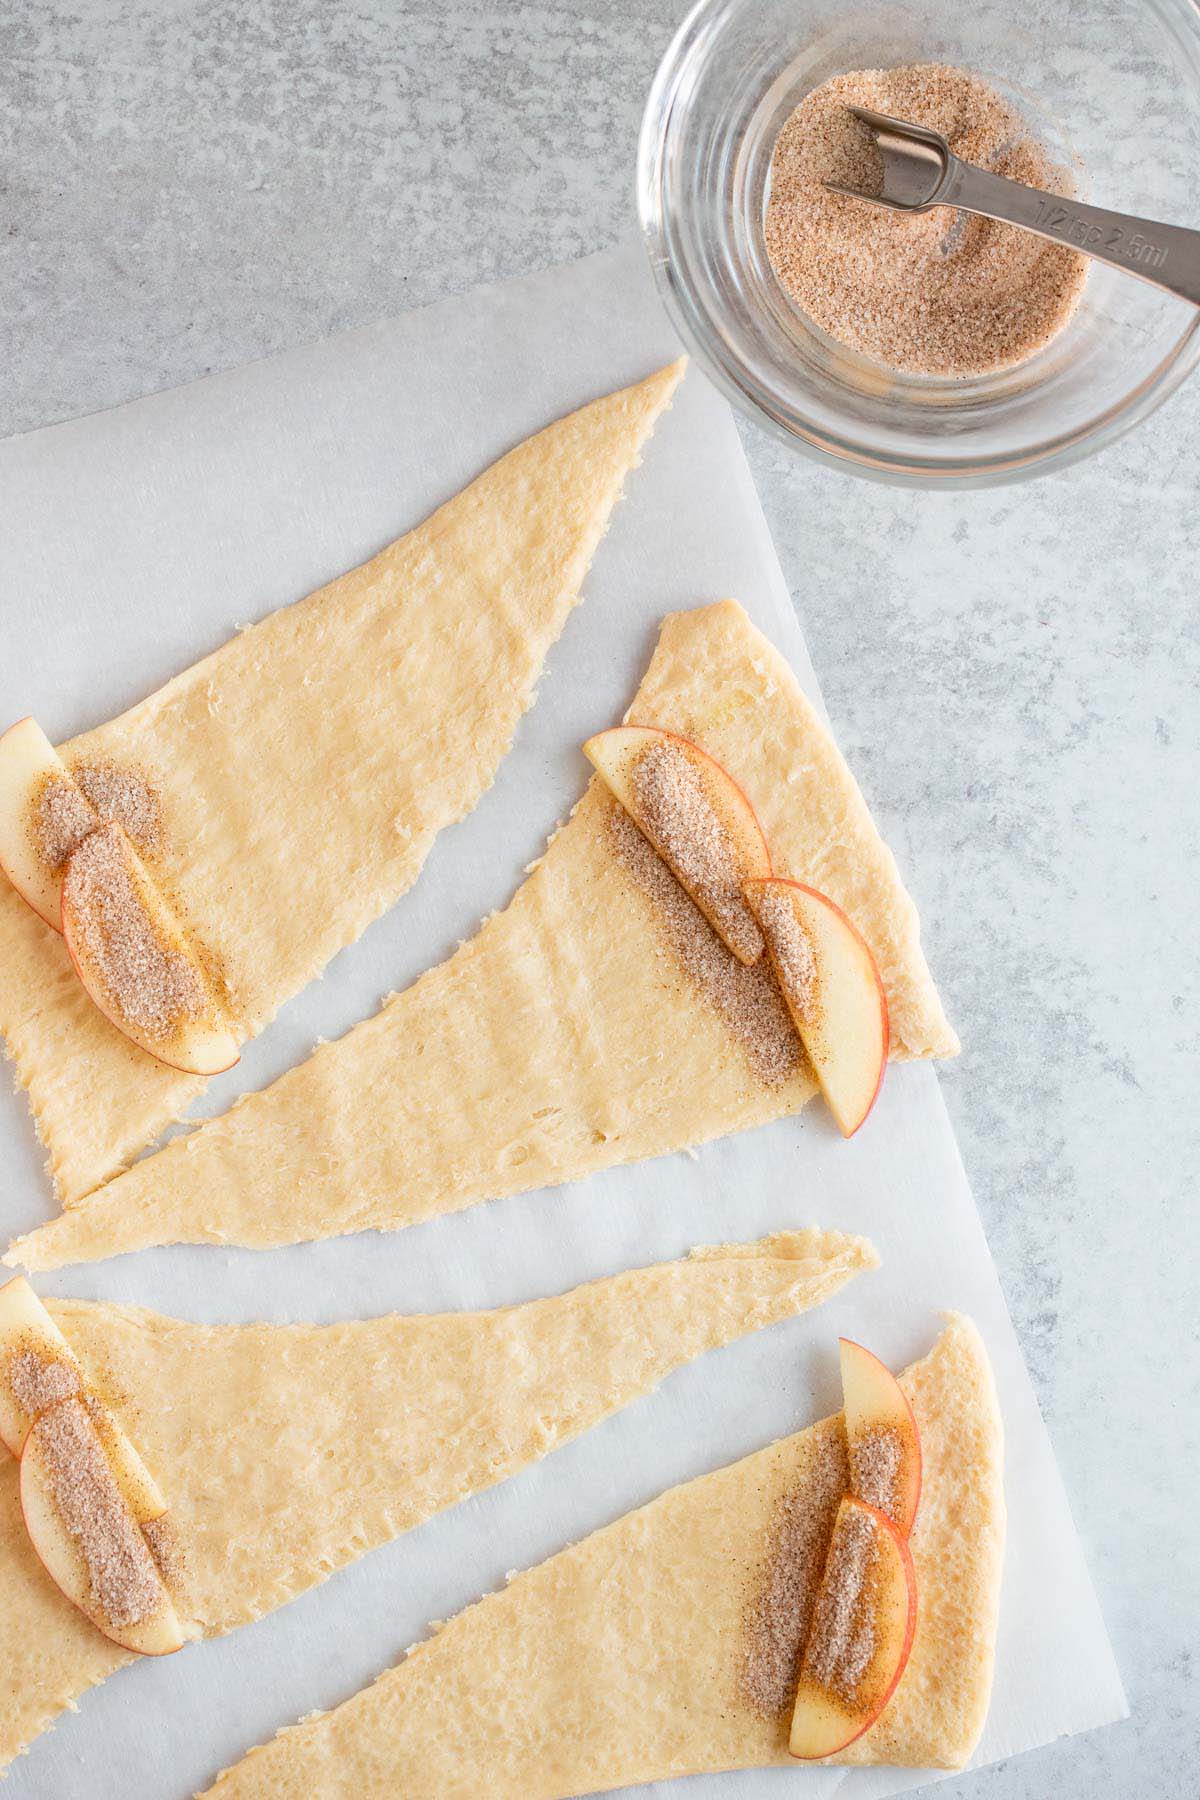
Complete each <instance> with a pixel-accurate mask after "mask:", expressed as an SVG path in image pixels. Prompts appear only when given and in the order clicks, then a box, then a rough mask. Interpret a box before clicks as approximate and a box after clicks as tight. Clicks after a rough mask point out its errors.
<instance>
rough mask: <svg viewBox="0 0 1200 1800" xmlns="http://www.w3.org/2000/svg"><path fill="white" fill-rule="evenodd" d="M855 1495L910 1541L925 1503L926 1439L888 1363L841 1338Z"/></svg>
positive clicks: (851, 1474) (847, 1432)
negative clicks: (923, 1448)
mask: <svg viewBox="0 0 1200 1800" xmlns="http://www.w3.org/2000/svg"><path fill="white" fill-rule="evenodd" d="M838 1345H839V1348H840V1350H841V1358H842V1402H843V1407H844V1411H845V1419H846V1442H847V1445H848V1447H849V1451H850V1492H851V1493H852V1494H853V1495H854V1497H855V1499H857V1500H863V1501H865V1502H866V1504H867V1505H868V1506H873V1507H874V1508H875V1510H876V1512H881V1513H885V1514H886V1515H887V1517H888V1518H889V1519H890V1520H891V1521H892V1524H893V1525H894V1526H895V1527H896V1530H897V1531H898V1532H899V1533H900V1535H901V1537H905V1538H906V1537H908V1535H909V1534H910V1532H911V1531H912V1528H913V1521H914V1520H915V1519H916V1516H917V1507H918V1506H919V1505H920V1501H921V1436H920V1433H919V1432H918V1430H917V1421H916V1419H915V1418H914V1416H913V1409H912V1407H911V1406H910V1405H909V1403H908V1399H907V1396H906V1395H905V1392H904V1389H903V1388H902V1387H901V1386H900V1383H899V1382H898V1381H897V1380H896V1377H895V1376H894V1375H893V1374H892V1371H891V1370H890V1369H889V1368H888V1366H887V1364H886V1363H882V1362H880V1360H879V1358H878V1357H877V1356H874V1355H873V1354H872V1353H871V1351H870V1350H864V1348H863V1346H862V1345H861V1344H856V1343H854V1342H853V1340H852V1339H851V1338H839V1339H838Z"/></svg>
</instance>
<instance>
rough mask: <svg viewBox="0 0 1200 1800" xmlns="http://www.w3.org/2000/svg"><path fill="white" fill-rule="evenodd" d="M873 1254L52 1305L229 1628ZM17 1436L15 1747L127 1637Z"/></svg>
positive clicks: (105, 1671) (821, 1241) (720, 1258)
mask: <svg viewBox="0 0 1200 1800" xmlns="http://www.w3.org/2000/svg"><path fill="white" fill-rule="evenodd" d="M877 1261H878V1259H877V1257H876V1255H875V1252H874V1250H873V1249H872V1248H871V1246H870V1244H868V1243H867V1242H866V1240H865V1239H862V1238H855V1237H848V1236H846V1235H845V1234H844V1233H841V1232H833V1231H830V1232H823V1231H815V1230H814V1231H801V1232H784V1233H781V1234H779V1235H778V1236H776V1237H773V1238H767V1239H765V1240H763V1241H762V1242H760V1243H754V1244H727V1245H721V1246H718V1247H715V1248H711V1249H703V1250H697V1251H694V1252H693V1254H692V1256H691V1257H689V1258H687V1259H686V1260H684V1261H682V1262H674V1263H662V1264H658V1265H656V1266H653V1267H651V1268H648V1269H634V1270H632V1271H630V1272H628V1273H627V1274H623V1275H617V1276H614V1277H611V1278H610V1279H608V1280H604V1281H596V1282H592V1283H591V1284H590V1285H588V1286H587V1287H581V1288H576V1289H574V1290H573V1291H572V1292H570V1293H568V1294H564V1295H561V1296H556V1297H554V1298H552V1299H548V1300H538V1301H534V1302H532V1303H531V1304H528V1305H524V1306H512V1307H506V1308H503V1309H502V1310H500V1311H497V1312H487V1313H445V1314H440V1315H433V1316H428V1317H414V1318H406V1317H391V1318H383V1319H366V1320H359V1321H354V1322H352V1323H348V1324H342V1325H329V1326H312V1325H248V1326H204V1325H191V1324H187V1323H185V1322H184V1321H182V1320H178V1319H166V1318H162V1317H161V1316H159V1315H158V1314H156V1313H150V1312H142V1311H140V1310H135V1309H131V1308H126V1307H120V1306H110V1305H96V1304H92V1303H90V1302H88V1301H82V1300H47V1301H46V1305H47V1307H48V1308H49V1310H50V1312H51V1313H52V1314H53V1316H54V1318H55V1320H56V1322H57V1323H58V1325H59V1326H60V1327H61V1329H62V1330H63V1332H64V1333H65V1334H66V1336H67V1338H68V1339H69V1340H70V1342H71V1345H72V1346H73V1348H74V1349H75V1351H76V1353H77V1354H78V1356H79V1357H80V1359H81V1361H82V1362H83V1364H84V1366H85V1368H86V1369H87V1371H88V1373H89V1377H90V1378H91V1379H92V1381H93V1382H94V1383H95V1384H96V1386H97V1387H98V1388H99V1390H100V1391H101V1392H102V1393H103V1394H104V1396H105V1398H106V1399H107V1400H108V1401H109V1403H110V1404H111V1405H112V1406H113V1410H114V1411H115V1412H116V1414H117V1416H118V1418H119V1419H120V1422H121V1423H122V1425H123V1426H124V1428H125V1430H126V1432H127V1433H128V1435H129V1436H130V1438H131V1439H132V1440H133V1442H134V1443H135V1444H136V1445H137V1446H138V1448H139V1450H140V1451H141V1452H142V1455H143V1456H144V1458H145V1460H146V1464H147V1466H148V1467H149V1468H150V1469H151V1470H152V1471H153V1472H154V1473H155V1475H156V1476H157V1478H158V1479H159V1482H160V1485H161V1486H162V1488H163V1490H164V1492H165V1493H166V1496H167V1498H168V1500H169V1501H170V1502H171V1510H170V1514H169V1517H170V1518H171V1519H172V1520H173V1521H174V1525H175V1529H176V1532H177V1534H178V1538H179V1541H180V1543H181V1544H182V1546H183V1547H184V1551H185V1554H186V1558H187V1565H188V1590H189V1591H188V1606H189V1610H190V1612H191V1614H192V1615H193V1616H194V1617H195V1619H196V1620H197V1622H198V1623H199V1625H200V1627H201V1629H202V1631H203V1633H204V1634H205V1635H206V1636H214V1635H216V1634H218V1633H220V1632H224V1631H230V1630H232V1629H233V1627H234V1626H236V1625H243V1624H246V1623H247V1622H248V1621H249V1620H251V1619H256V1618H259V1617H260V1616H261V1615H262V1614H263V1613H266V1612H270V1611H271V1610H272V1609H273V1608H274V1607H277V1606H282V1605H283V1604H284V1603H285V1602H286V1601H288V1600H291V1599H293V1598H294V1597H295V1596H296V1595H297V1594H300V1593H303V1592H304V1590H305V1589H306V1588H310V1587H312V1586H314V1585H315V1584H316V1583H317V1582H320V1581H324V1580H325V1578H326V1576H328V1575H329V1574H330V1573H331V1571H333V1570H334V1569H338V1568H340V1567H342V1565H343V1564H345V1563H348V1562H351V1561H353V1560H354V1559H355V1558H356V1557H358V1556H361V1555H362V1554H363V1553H364V1552H365V1551H367V1550H370V1549H374V1548H375V1547H376V1546H377V1545H379V1544H383V1543H386V1542H388V1541H389V1540H390V1539H391V1538H393V1537H396V1536H397V1535H398V1534H399V1533H400V1532H403V1531H409V1530H411V1529H412V1527H413V1526H414V1525H419V1524H421V1523H422V1522H423V1521H424V1520H425V1519H428V1518H431V1517H432V1516H433V1514H434V1513H436V1512H440V1511H441V1510H442V1509H443V1508H444V1507H447V1506H453V1505H454V1504H455V1503H456V1502H457V1501H459V1500H463V1499H465V1498H466V1497H467V1496H468V1495H469V1494H475V1493H479V1492H480V1491H481V1490H482V1489H484V1488H487V1487H490V1486H491V1485H492V1484H493V1483H495V1482H497V1481H501V1480H503V1479H504V1478H505V1477H506V1476H508V1475H511V1474H514V1473H515V1472H516V1471H517V1470H518V1469H520V1468H523V1467H524V1466H525V1465H526V1464H527V1463H530V1462H533V1461H535V1460H536V1459H537V1458H539V1457H542V1456H545V1455H546V1454H547V1453H548V1452H549V1451H551V1450H553V1449H555V1448H556V1447H557V1446H558V1445H560V1444H564V1443H567V1442H568V1441H569V1440H570V1439H572V1438H574V1437H578V1436H579V1435H580V1434H581V1433H582V1432H584V1431H586V1430H588V1429H589V1428H590V1427H591V1426H593V1425H596V1424H598V1423H599V1422H600V1420H601V1419H603V1418H606V1417H607V1416H608V1414H609V1413H612V1412H615V1411H617V1410H618V1409H619V1408H620V1407H623V1406H627V1405H628V1404H629V1403H630V1401H632V1400H635V1399H636V1398H637V1397H638V1396H639V1395H640V1394H645V1393H648V1392H649V1391H650V1390H651V1389H652V1388H653V1387H655V1386H656V1385H657V1384H658V1382H659V1381H661V1380H662V1379H663V1377H664V1376H665V1375H667V1374H669V1373H670V1371H671V1370H672V1369H675V1368H678V1367H679V1366H680V1365H682V1364H683V1363H686V1362H689V1361H690V1360H691V1359H692V1358H693V1357H696V1356H699V1355H701V1354H702V1352H703V1351H705V1350H709V1349H713V1348H715V1347H716V1346H717V1345H719V1344H724V1343H728V1342H730V1341H732V1340H733V1339H734V1338H737V1337H740V1336H742V1335H744V1334H745V1333H747V1332H750V1331H757V1330H759V1329H760V1328H761V1327H763V1326H766V1325H769V1324H771V1323H773V1322H774V1321H775V1320H777V1319H783V1318H790V1317H791V1316H793V1315H794V1314H796V1313H801V1312H804V1311H805V1310H806V1309H807V1308H808V1307H810V1306H816V1305H818V1304H819V1303H820V1302H822V1301H824V1300H827V1299H829V1298H831V1297H832V1295H833V1294H835V1293H836V1292H837V1291H838V1289H839V1288H840V1287H842V1286H843V1285H844V1284H845V1283H846V1282H847V1281H849V1280H850V1279H851V1278H852V1277H853V1276H854V1275H856V1274H857V1273H859V1272H860V1271H861V1270H864V1269H870V1268H874V1267H875V1266H876V1263H877ZM331 1451H332V1452H333V1454H331ZM0 1458H2V1459H3V1460H2V1463H0V1671H3V1679H2V1680H0V1769H2V1768H3V1767H4V1765H5V1764H6V1763H8V1762H9V1761H10V1760H11V1758H12V1757H14V1756H15V1755H16V1754H17V1752H18V1751H19V1750H20V1749H21V1748H22V1747H23V1746H24V1745H25V1744H27V1743H29V1741H30V1740H31V1739H32V1738H34V1737H36V1736H37V1734H38V1733H39V1732H40V1731H43V1730H44V1729H45V1728H46V1726H47V1725H48V1724H50V1722H51V1720H52V1719H53V1718H54V1717H55V1716H56V1715H57V1714H58V1713H60V1712H61V1711H62V1710H63V1709H64V1707H67V1706H70V1705H72V1704H73V1703H74V1701H75V1699H76V1698H77V1697H78V1695H80V1694H82V1693H83V1692H84V1691H85V1690H86V1689H87V1688H89V1687H92V1686H94V1685H95V1684H96V1683H97V1682H99V1681H103V1680H104V1678H105V1676H106V1675H109V1674H111V1672H112V1671H113V1670H114V1669H117V1668H119V1667H120V1666H121V1665H122V1664H123V1663H126V1662H130V1661H132V1660H133V1659H132V1658H131V1657H130V1656H128V1655H127V1654H126V1653H125V1652H124V1651H122V1650H120V1649H119V1648H118V1647H117V1646H116V1645H115V1644H111V1643H109V1642H108V1640H107V1639H106V1638H104V1637H102V1636H101V1634H100V1633H99V1632H98V1631H96V1630H95V1629H94V1628H93V1627H92V1626H91V1625H89V1624H88V1623H87V1621H86V1620H85V1619H84V1618H83V1616H82V1614H80V1613H79V1612H78V1611H77V1610H76V1609H75V1607H73V1606H72V1605H71V1604H70V1602H69V1601H68V1600H66V1599H64V1597H63V1595H62V1594H61V1593H60V1592H59V1590H58V1589H57V1588H56V1587H55V1586H54V1584H53V1582H52V1581H51V1580H50V1578H49V1576H48V1575H47V1574H46V1573H45V1571H44V1570H43V1568H42V1566H41V1564H40V1563H39V1562H38V1560H37V1557H36V1556H35V1555H34V1553H33V1550H32V1548H31V1546H30V1543H29V1539H28V1537H27V1535H26V1532H25V1527H24V1525H23V1523H22V1520H21V1511H20V1506H19V1504H18V1500H17V1465H16V1463H15V1462H13V1461H12V1460H11V1459H10V1458H9V1457H8V1456H7V1455H6V1454H5V1453H4V1452H3V1451H2V1450H0ZM180 1654H181V1655H182V1656H184V1657H186V1656H188V1655H192V1654H196V1652H194V1651H188V1650H185V1651H182V1652H180ZM180 1679H181V1680H182V1681H184V1682H186V1680H187V1673H186V1666H181V1668H180Z"/></svg>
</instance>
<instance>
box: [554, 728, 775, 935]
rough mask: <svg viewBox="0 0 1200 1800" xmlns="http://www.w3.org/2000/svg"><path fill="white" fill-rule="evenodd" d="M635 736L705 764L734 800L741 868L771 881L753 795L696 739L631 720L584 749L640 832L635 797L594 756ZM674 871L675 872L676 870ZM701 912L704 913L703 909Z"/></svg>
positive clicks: (715, 923)
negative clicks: (670, 746)
mask: <svg viewBox="0 0 1200 1800" xmlns="http://www.w3.org/2000/svg"><path fill="white" fill-rule="evenodd" d="M634 733H644V734H645V735H646V736H647V737H648V738H656V739H660V740H661V741H663V742H664V743H668V744H676V745H678V746H679V748H680V749H681V750H683V751H684V752H685V753H686V754H687V755H688V756H689V757H690V758H694V759H695V760H696V761H698V762H700V763H701V764H703V765H704V767H705V768H706V769H707V770H708V771H709V775H708V779H709V780H710V781H711V782H712V783H713V785H714V788H715V791H716V792H717V793H718V794H720V793H722V792H727V793H728V794H729V796H730V799H731V800H732V811H733V814H734V817H735V819H736V820H737V829H736V830H735V831H734V833H733V835H734V837H735V839H736V840H739V849H740V850H741V851H742V853H743V854H742V867H743V869H745V870H747V871H748V873H747V876H746V879H747V880H749V879H754V880H760V881H767V880H769V879H770V877H771V869H772V863H771V848H770V845H769V844H768V843H767V834H766V832H765V831H764V830H763V828H762V822H761V821H760V819H759V816H758V814H757V813H756V812H755V810H754V807H753V805H752V804H751V801H750V796H749V795H748V794H747V792H746V790H745V788H744V787H743V786H742V784H741V782H740V781H737V780H735V779H734V777H733V776H732V775H731V774H730V773H729V770H728V769H727V768H726V767H725V765H724V764H723V763H720V762H718V761H717V759H716V757H715V756H712V755H710V753H709V752H708V751H707V750H705V749H704V748H703V746H702V745H700V744H697V743H696V742H695V740H694V739H693V738H688V737H684V736H683V735H682V733H681V732H678V731H666V730H664V729H663V727H662V726H661V725H638V724H635V723H634V721H633V720H629V721H628V722H627V723H626V724H624V725H613V726H611V727H610V728H609V729H608V730H607V731H598V732H596V733H595V734H594V735H593V736H592V737H590V738H589V739H588V740H587V742H586V743H585V744H584V746H583V749H584V754H585V756H587V758H588V760H589V761H590V762H591V763H592V765H593V767H594V768H595V769H596V772H597V773H598V774H599V776H600V779H601V780H602V781H604V782H605V783H606V785H607V786H608V788H609V791H610V792H611V793H613V794H614V795H615V796H616V798H617V800H618V801H619V802H620V804H621V805H622V806H624V807H625V810H626V811H627V812H628V813H629V816H630V818H631V819H632V820H633V822H634V824H635V825H637V826H638V828H639V830H641V829H642V826H641V823H640V821H639V819H638V816H637V813H636V811H634V810H633V806H632V804H631V801H632V796H631V795H628V794H627V793H622V792H620V791H618V788H617V787H616V786H614V785H613V783H612V781H611V780H610V779H609V774H608V772H607V771H606V770H605V769H604V767H603V766H602V760H601V761H597V757H596V755H595V754H593V747H596V749H597V750H599V747H600V746H602V745H612V744H613V743H614V742H616V743H617V744H618V747H620V746H621V745H623V744H627V743H629V741H630V739H631V737H632V735H633V734H634ZM724 823H725V824H726V826H727V827H728V825H729V820H728V819H726V820H725V821H724ZM749 840H753V847H752V848H751V847H749ZM660 854H661V852H660ZM672 872H673V873H674V871H672ZM676 879H677V880H678V879H679V877H678V876H676ZM680 885H681V886H685V887H686V883H681V884H680ZM691 897H692V899H693V900H695V902H696V904H697V905H698V906H699V905H700V901H699V898H698V897H697V896H696V895H695V894H694V893H693V894H692V896H691ZM701 911H702V912H703V911H704V908H703V907H702V906H701ZM705 916H706V917H707V918H708V922H709V924H710V925H711V926H712V928H713V930H714V931H715V932H716V933H717V936H718V937H720V938H721V939H722V941H723V942H724V943H725V946H726V948H727V949H728V950H729V951H730V952H731V954H732V955H734V956H736V957H737V958H738V961H739V962H742V963H745V962H746V957H745V955H744V954H743V953H742V952H741V951H739V949H738V947H737V945H736V944H734V943H731V942H730V941H729V939H728V938H727V937H726V936H725V934H724V932H723V931H722V929H721V925H720V923H719V921H718V920H716V919H714V918H712V917H711V916H710V915H708V914H707V913H706V914H705Z"/></svg>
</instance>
